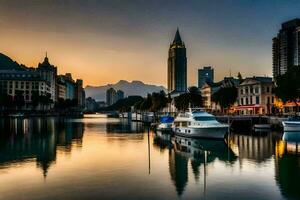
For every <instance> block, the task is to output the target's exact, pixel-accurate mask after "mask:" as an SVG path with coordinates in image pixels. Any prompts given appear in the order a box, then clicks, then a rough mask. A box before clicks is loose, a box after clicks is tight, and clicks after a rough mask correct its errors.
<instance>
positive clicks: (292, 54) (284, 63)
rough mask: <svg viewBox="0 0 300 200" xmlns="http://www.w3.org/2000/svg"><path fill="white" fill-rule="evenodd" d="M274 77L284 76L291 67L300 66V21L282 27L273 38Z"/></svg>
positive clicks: (292, 21) (295, 20)
mask: <svg viewBox="0 0 300 200" xmlns="http://www.w3.org/2000/svg"><path fill="white" fill-rule="evenodd" d="M272 50H273V77H274V78H277V77H278V76H280V75H283V74H284V73H285V72H286V71H287V69H288V68H289V67H290V66H293V65H296V66H299V65H300V19H293V20H290V21H287V22H284V23H283V24H282V25H281V29H280V30H279V32H278V34H277V36H276V37H274V38H273V45H272Z"/></svg>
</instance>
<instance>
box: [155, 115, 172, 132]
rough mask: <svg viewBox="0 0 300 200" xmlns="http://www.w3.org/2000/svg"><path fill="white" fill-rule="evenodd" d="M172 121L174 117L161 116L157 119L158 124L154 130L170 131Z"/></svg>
mask: <svg viewBox="0 0 300 200" xmlns="http://www.w3.org/2000/svg"><path fill="white" fill-rule="evenodd" d="M173 122H174V117H171V116H162V117H160V119H159V124H158V126H157V128H156V130H158V131H162V132H172V126H173Z"/></svg>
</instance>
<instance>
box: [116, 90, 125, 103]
mask: <svg viewBox="0 0 300 200" xmlns="http://www.w3.org/2000/svg"><path fill="white" fill-rule="evenodd" d="M116 95H117V100H116V101H118V100H120V99H124V96H125V94H124V92H123V91H122V90H117V94H116Z"/></svg>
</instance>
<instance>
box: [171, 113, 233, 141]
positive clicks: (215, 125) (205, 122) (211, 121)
mask: <svg viewBox="0 0 300 200" xmlns="http://www.w3.org/2000/svg"><path fill="white" fill-rule="evenodd" d="M173 124H174V126H173V131H174V133H175V135H179V136H184V137H193V138H207V139H224V138H225V135H226V133H227V131H228V128H229V126H228V125H227V124H222V123H220V122H218V121H217V120H216V117H215V116H214V115H212V114H209V113H207V112H205V111H204V109H202V108H189V109H188V111H186V112H184V113H179V114H178V115H177V117H176V118H175V120H174V123H173Z"/></svg>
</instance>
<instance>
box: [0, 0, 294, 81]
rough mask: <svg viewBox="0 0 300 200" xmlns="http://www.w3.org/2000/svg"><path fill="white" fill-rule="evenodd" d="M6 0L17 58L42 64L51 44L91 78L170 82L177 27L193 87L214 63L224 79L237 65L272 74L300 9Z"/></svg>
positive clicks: (63, 63) (64, 65)
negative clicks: (286, 27)
mask: <svg viewBox="0 0 300 200" xmlns="http://www.w3.org/2000/svg"><path fill="white" fill-rule="evenodd" d="M270 2H271V3H270ZM0 4H1V6H0V18H1V20H0V25H1V27H2V28H1V30H0V34H1V35H2V37H1V38H0V49H1V53H4V54H6V55H8V56H9V57H11V58H12V59H13V60H16V61H18V62H19V63H22V64H25V65H27V66H37V64H38V62H39V61H40V60H41V59H42V58H43V57H44V55H45V52H46V51H47V52H48V56H49V58H50V59H51V61H52V63H53V64H54V65H55V66H58V70H59V73H60V74H65V73H66V72H72V74H73V75H74V77H75V78H78V77H80V78H82V79H83V80H84V84H85V85H105V84H107V83H115V82H117V81H118V80H122V79H124V80H129V81H132V80H142V81H143V82H146V83H153V84H157V85H164V86H165V87H166V86H167V80H166V77H167V56H168V55H167V49H168V47H169V45H170V43H171V42H172V39H173V36H174V32H175V31H176V28H177V27H179V29H180V33H181V35H182V37H183V38H184V40H185V43H186V46H187V60H188V64H187V66H188V67H187V68H188V76H187V77H188V86H190V85H197V76H196V75H195V74H196V73H197V69H198V68H201V67H203V66H206V65H211V66H213V67H214V69H215V76H216V80H220V79H222V77H224V76H228V75H229V74H230V71H231V74H232V75H234V76H236V75H237V73H238V72H241V73H242V75H243V76H244V77H246V76H253V75H262V76H263V75H267V76H271V75H272V38H273V37H274V36H276V33H277V31H278V29H279V28H280V26H281V23H283V22H284V21H287V20H290V19H293V18H296V17H299V15H297V14H298V10H299V8H300V2H297V1H289V2H282V1H264V2H253V1H244V2H236V1H223V2H221V3H220V2H217V1H215V2H214V3H211V4H209V3H208V1H201V2H196V1H190V2H188V3H185V2H183V1H165V2H164V3H163V4H161V3H158V2H157V1H153V2H142V1H130V2H125V1H122V2H120V1H113V2H111V1H89V2H86V1H65V2H64V3H59V2H58V1H43V2H38V1H26V3H23V2H19V1H14V0H13V1H6V0H1V1H0ZM249 8H252V9H249ZM276 12H280V15H276V16H274V13H276ZM124 69H125V70H126V72H127V73H112V72H121V71H122V70H124ZM145 69H147V70H145Z"/></svg>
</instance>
